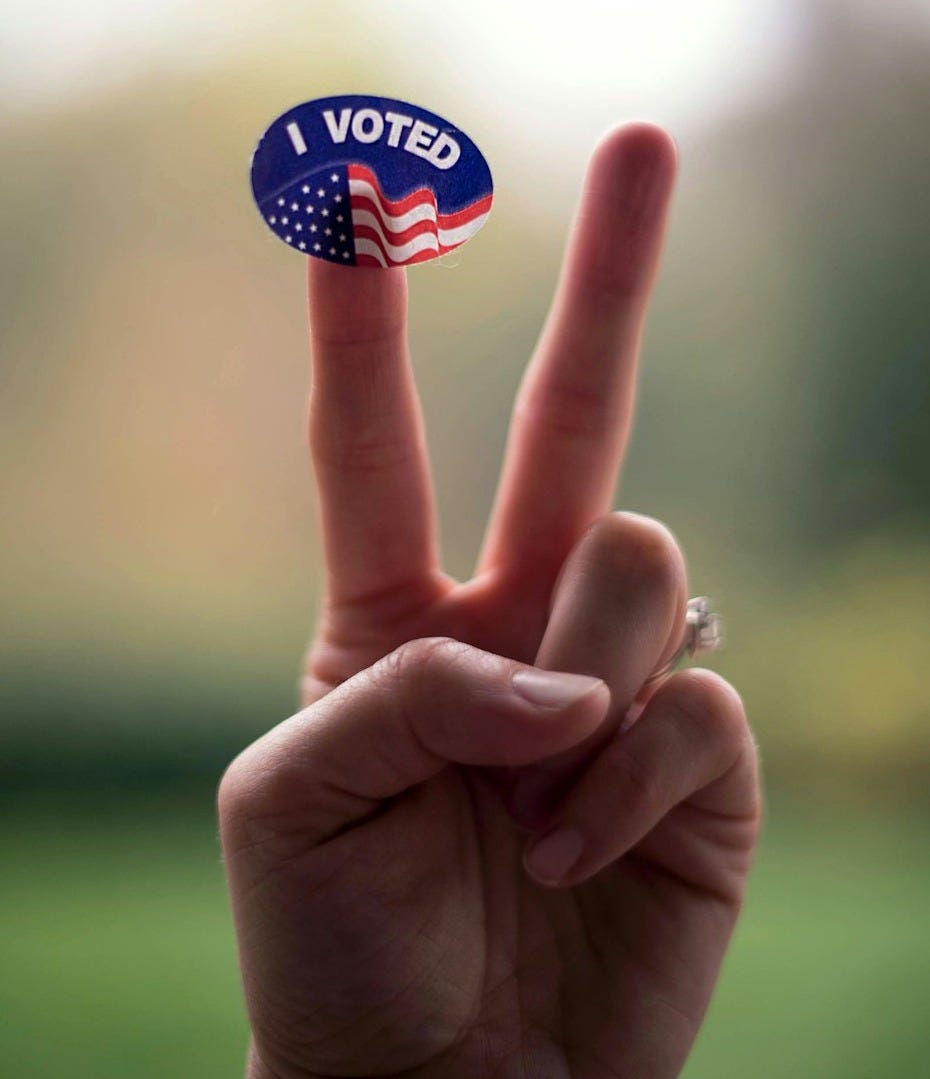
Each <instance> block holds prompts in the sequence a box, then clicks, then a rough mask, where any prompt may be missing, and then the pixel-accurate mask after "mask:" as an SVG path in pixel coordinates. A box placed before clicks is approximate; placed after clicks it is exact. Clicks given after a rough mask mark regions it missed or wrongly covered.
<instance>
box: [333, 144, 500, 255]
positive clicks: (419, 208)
mask: <svg viewBox="0 0 930 1079" xmlns="http://www.w3.org/2000/svg"><path fill="white" fill-rule="evenodd" d="M348 173H349V195H350V201H351V205H352V228H353V232H354V234H355V261H356V262H357V263H358V264H359V266H384V267H388V266H408V265H410V264H411V263H414V262H425V261H426V260H427V259H431V258H435V257H436V256H437V255H444V254H445V253H446V252H447V251H451V250H452V249H453V248H455V247H458V246H459V244H463V243H464V242H465V241H466V240H467V239H469V238H470V237H471V236H474V234H475V233H476V232H477V231H478V229H480V228H481V226H482V225H483V224H484V222H485V219H486V218H487V216H488V213H489V212H490V210H491V199H492V198H493V196H492V195H486V196H485V197H484V198H483V199H478V201H477V202H473V203H472V204H471V206H466V207H465V209H464V210H459V211H458V212H457V213H454V214H441V213H439V212H438V210H437V208H436V196H435V195H434V194H433V192H432V191H430V189H429V188H428V187H421V188H420V189H419V190H417V191H414V192H412V193H411V194H409V195H406V196H405V197H404V198H402V199H389V198H386V197H385V195H384V192H383V191H382V190H381V186H380V184H379V183H378V178H377V177H376V176H375V174H374V173H373V172H372V171H371V169H369V168H366V167H365V166H364V165H349V166H348Z"/></svg>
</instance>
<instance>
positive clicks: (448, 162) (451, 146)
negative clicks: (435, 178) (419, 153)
mask: <svg viewBox="0 0 930 1079" xmlns="http://www.w3.org/2000/svg"><path fill="white" fill-rule="evenodd" d="M443 150H446V151H448V152H447V153H446V155H445V157H443V156H442V153H443ZM423 156H424V157H425V158H426V160H427V161H428V162H429V163H430V164H431V165H435V166H436V168H437V169H451V168H452V166H453V165H454V164H455V163H456V161H458V159H459V158H460V157H461V156H462V149H461V147H460V146H459V144H458V143H457V142H456V141H455V139H453V138H452V136H451V135H447V134H446V133H445V131H443V132H441V133H440V135H439V138H438V139H437V140H436V141H435V142H434V143H433V145H432V148H431V149H430V151H429V153H427V154H424V155H423Z"/></svg>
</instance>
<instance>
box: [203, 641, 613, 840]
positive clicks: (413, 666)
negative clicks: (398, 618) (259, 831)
mask: <svg viewBox="0 0 930 1079" xmlns="http://www.w3.org/2000/svg"><path fill="white" fill-rule="evenodd" d="M608 703H609V693H608V691H607V687H606V686H605V685H604V684H603V682H601V681H600V680H599V679H596V678H591V677H587V676H583V675H576V674H562V673H559V672H551V671H540V670H538V669H537V668H535V667H531V666H528V665H526V664H522V663H517V662H515V661H513V660H510V659H505V658H503V657H501V656H496V655H494V654H492V653H490V652H483V651H481V650H480V649H477V648H473V647H471V646H470V645H466V644H462V643H460V642H458V641H453V640H450V639H447V638H425V639H420V640H416V641H410V642H408V643H407V644H405V645H402V646H401V647H400V648H399V649H396V650H395V651H394V652H392V653H390V654H389V655H388V656H386V657H385V658H384V659H382V660H379V661H378V663H376V664H375V665H374V666H373V667H370V668H368V669H366V670H365V671H362V672H361V673H360V674H358V675H356V676H355V677H353V678H351V679H349V680H348V681H347V682H344V683H342V685H341V686H339V687H338V688H337V689H335V690H333V691H332V692H331V693H329V694H327V695H326V696H325V697H324V698H322V699H321V700H320V701H318V702H317V703H316V704H314V705H311V706H310V707H309V708H307V709H305V710H304V711H303V712H300V713H298V714H297V715H296V716H294V717H293V718H291V719H289V720H286V721H285V722H284V723H282V724H280V725H279V726H278V727H276V728H275V729H274V730H273V731H271V732H270V733H269V734H267V735H265V737H263V738H262V739H260V740H259V741H258V742H256V743H255V744H254V745H253V746H251V747H250V748H249V749H247V750H246V751H245V752H244V753H242V754H241V755H240V756H239V757H238V758H237V759H236V761H234V762H233V764H232V765H231V766H230V768H229V769H228V771H227V773H226V776H225V777H224V779H223V782H222V784H221V786H220V810H221V817H223V818H224V819H225V820H226V822H227V831H228V832H229V833H230V834H232V833H239V832H242V831H245V832H246V833H248V832H249V830H250V822H254V821H260V822H264V826H265V827H266V828H271V829H272V830H274V829H279V830H284V831H286V832H287V833H289V834H292V835H293V834H295V833H296V834H299V836H300V838H301V841H302V842H303V843H304V844H305V845H306V844H307V843H309V844H311V845H313V844H316V843H319V842H322V841H324V840H325V839H326V838H328V837H330V836H332V835H334V834H335V833H337V832H338V831H340V830H342V829H343V828H345V827H346V826H347V825H350V824H352V823H353V822H355V821H357V820H359V819H360V818H362V817H364V816H366V815H367V814H369V813H370V812H371V811H372V810H373V809H374V808H376V807H377V805H378V804H379V803H380V802H382V801H383V800H385V799H387V798H391V797H393V796H395V795H398V794H400V793H402V792H403V791H406V790H408V789H409V788H411V787H413V786H416V785H417V784H419V783H422V782H424V781H425V780H427V779H429V778H430V777H431V776H434V775H436V774H437V773H439V772H440V771H441V770H442V769H444V768H445V767H446V766H447V765H448V764H449V763H458V764H468V765H488V766H507V765H519V764H525V763H528V762H530V761H533V760H538V759H539V758H540V757H541V756H544V755H546V754H548V753H553V752H558V751H559V750H562V749H565V748H566V747H568V746H570V745H572V744H574V743H575V742H577V741H579V740H581V739H583V738H585V737H586V736H587V735H589V734H590V733H591V731H592V730H594V728H595V727H596V726H597V725H598V723H600V722H601V720H602V719H603V717H604V714H605V712H606V710H607V705H608Z"/></svg>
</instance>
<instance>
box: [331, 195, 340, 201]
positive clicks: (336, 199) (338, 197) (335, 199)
mask: <svg viewBox="0 0 930 1079" xmlns="http://www.w3.org/2000/svg"><path fill="white" fill-rule="evenodd" d="M333 202H342V195H337V196H336V197H335V198H334V199H333Z"/></svg>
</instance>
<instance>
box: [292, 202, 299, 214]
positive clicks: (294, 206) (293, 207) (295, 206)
mask: <svg viewBox="0 0 930 1079" xmlns="http://www.w3.org/2000/svg"><path fill="white" fill-rule="evenodd" d="M291 209H292V210H293V211H294V212H295V213H296V212H297V211H298V210H299V209H300V207H299V206H298V205H297V203H296V202H292V203H291Z"/></svg>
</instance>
